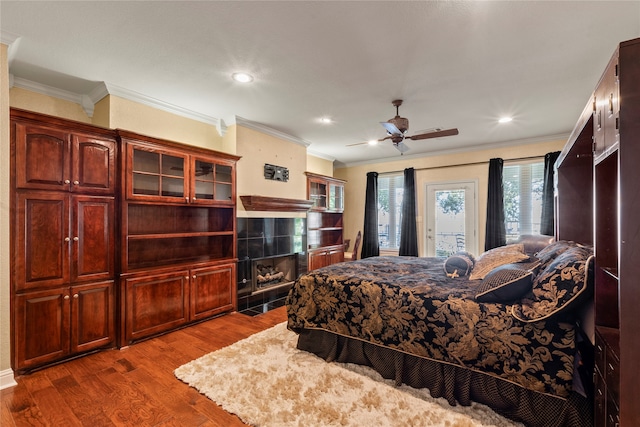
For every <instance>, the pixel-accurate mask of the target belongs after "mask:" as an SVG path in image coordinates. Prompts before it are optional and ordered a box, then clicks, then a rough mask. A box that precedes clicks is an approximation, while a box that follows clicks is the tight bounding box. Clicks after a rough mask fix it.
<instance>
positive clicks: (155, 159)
mask: <svg viewBox="0 0 640 427" xmlns="http://www.w3.org/2000/svg"><path fill="white" fill-rule="evenodd" d="M188 176H189V161H188V155H187V154H184V153H181V152H179V151H173V150H163V149H160V148H158V147H156V146H151V145H138V144H132V143H129V144H128V145H127V175H126V194H127V198H128V199H132V200H147V201H155V202H159V201H162V202H169V203H188V202H189V183H188V180H187V177H188Z"/></svg>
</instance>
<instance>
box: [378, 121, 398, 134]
mask: <svg viewBox="0 0 640 427" xmlns="http://www.w3.org/2000/svg"><path fill="white" fill-rule="evenodd" d="M380 124H381V125H382V126H384V128H385V129H386V130H387V132H388V133H389V135H402V132H400V129H398V128H397V127H396V125H394V124H393V123H389V122H380Z"/></svg>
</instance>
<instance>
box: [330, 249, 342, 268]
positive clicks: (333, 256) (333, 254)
mask: <svg viewBox="0 0 640 427" xmlns="http://www.w3.org/2000/svg"><path fill="white" fill-rule="evenodd" d="M328 257H329V263H328V265H331V264H336V263H338V262H343V261H344V248H340V249H337V248H332V249H330V250H329V254H328Z"/></svg>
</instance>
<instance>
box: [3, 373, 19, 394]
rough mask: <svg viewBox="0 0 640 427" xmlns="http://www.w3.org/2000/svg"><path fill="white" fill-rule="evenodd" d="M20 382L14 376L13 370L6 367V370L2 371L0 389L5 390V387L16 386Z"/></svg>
mask: <svg viewBox="0 0 640 427" xmlns="http://www.w3.org/2000/svg"><path fill="white" fill-rule="evenodd" d="M17 385H18V383H17V382H16V380H15V379H14V377H13V370H11V369H5V370H4V371H0V390H4V389H5V388H9V387H15V386H17Z"/></svg>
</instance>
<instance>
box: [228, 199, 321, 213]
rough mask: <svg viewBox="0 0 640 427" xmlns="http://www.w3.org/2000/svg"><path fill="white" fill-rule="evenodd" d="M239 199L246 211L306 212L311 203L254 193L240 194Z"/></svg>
mask: <svg viewBox="0 0 640 427" xmlns="http://www.w3.org/2000/svg"><path fill="white" fill-rule="evenodd" d="M240 200H242V204H243V205H244V208H245V209H246V210H248V211H274V212H306V211H308V210H309V208H311V205H313V202H312V201H310V200H301V199H285V198H281V197H267V196H256V195H251V196H240Z"/></svg>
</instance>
